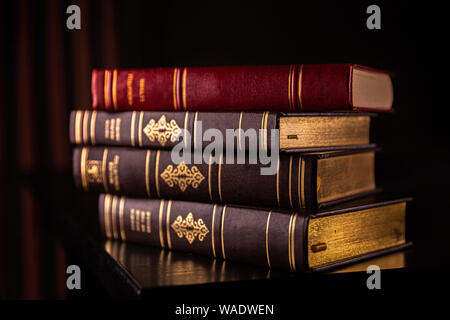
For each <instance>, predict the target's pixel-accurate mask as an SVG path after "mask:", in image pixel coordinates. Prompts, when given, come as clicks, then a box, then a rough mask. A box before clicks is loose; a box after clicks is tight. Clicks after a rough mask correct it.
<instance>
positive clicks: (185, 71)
mask: <svg viewBox="0 0 450 320" xmlns="http://www.w3.org/2000/svg"><path fill="white" fill-rule="evenodd" d="M186 75H187V68H184V69H183V82H182V87H183V89H182V91H183V109H184V110H187V105H186Z"/></svg>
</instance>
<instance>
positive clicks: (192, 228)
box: [172, 212, 209, 244]
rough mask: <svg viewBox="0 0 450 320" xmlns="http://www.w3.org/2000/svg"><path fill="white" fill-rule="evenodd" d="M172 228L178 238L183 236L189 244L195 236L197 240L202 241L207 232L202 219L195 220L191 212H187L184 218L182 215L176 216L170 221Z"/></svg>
mask: <svg viewBox="0 0 450 320" xmlns="http://www.w3.org/2000/svg"><path fill="white" fill-rule="evenodd" d="M172 229H173V230H174V231H175V232H176V234H177V236H178V238H183V237H185V238H186V240H187V241H188V242H189V244H192V243H193V242H194V241H195V239H196V238H198V240H199V241H203V240H204V239H205V236H206V235H207V234H208V233H209V230H208V228H207V227H206V225H205V223H204V222H203V219H198V220H197V221H195V220H194V216H193V215H192V212H189V214H188V215H187V217H186V218H185V219H183V217H182V216H178V217H177V218H176V220H175V221H174V222H173V223H172Z"/></svg>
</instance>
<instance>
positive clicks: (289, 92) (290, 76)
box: [288, 65, 292, 110]
mask: <svg viewBox="0 0 450 320" xmlns="http://www.w3.org/2000/svg"><path fill="white" fill-rule="evenodd" d="M291 78H292V65H290V66H289V74H288V100H289V110H292V97H291V91H292V83H291Z"/></svg>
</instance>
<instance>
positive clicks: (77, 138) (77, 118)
mask: <svg viewBox="0 0 450 320" xmlns="http://www.w3.org/2000/svg"><path fill="white" fill-rule="evenodd" d="M82 114H83V111H80V110H78V111H77V113H76V114H75V143H76V144H81V117H82Z"/></svg>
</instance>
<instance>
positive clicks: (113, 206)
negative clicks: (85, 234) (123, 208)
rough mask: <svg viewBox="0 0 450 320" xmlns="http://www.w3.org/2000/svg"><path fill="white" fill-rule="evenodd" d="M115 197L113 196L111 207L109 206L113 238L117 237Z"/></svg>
mask: <svg viewBox="0 0 450 320" xmlns="http://www.w3.org/2000/svg"><path fill="white" fill-rule="evenodd" d="M117 199H118V198H117V197H116V196H113V200H112V208H111V223H112V229H113V237H114V239H118V238H119V234H118V233H117V221H116V220H117V219H116V217H117Z"/></svg>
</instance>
